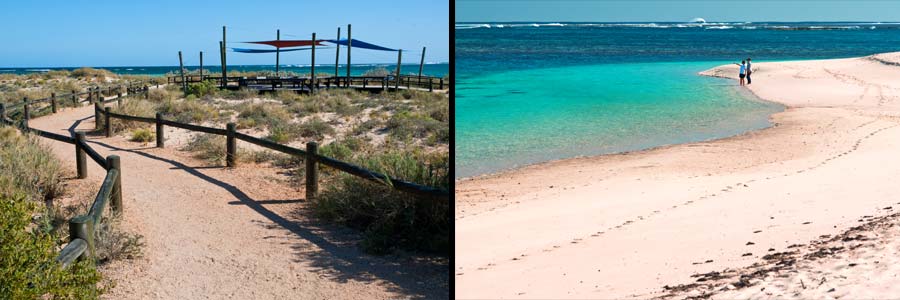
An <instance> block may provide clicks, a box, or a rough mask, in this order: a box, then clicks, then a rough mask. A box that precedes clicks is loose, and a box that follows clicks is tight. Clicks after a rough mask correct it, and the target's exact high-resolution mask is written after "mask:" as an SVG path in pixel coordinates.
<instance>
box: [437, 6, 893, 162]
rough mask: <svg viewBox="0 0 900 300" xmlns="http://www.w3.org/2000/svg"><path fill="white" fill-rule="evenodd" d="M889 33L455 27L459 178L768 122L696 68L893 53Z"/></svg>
mask: <svg viewBox="0 0 900 300" xmlns="http://www.w3.org/2000/svg"><path fill="white" fill-rule="evenodd" d="M898 29H900V23H895V22H707V23H696V22H612V23H603V22H568V23H565V22H537V23H536V22H457V23H456V28H455V31H456V66H455V68H456V70H457V72H456V76H457V78H456V80H457V82H456V91H457V93H456V101H455V107H456V116H457V117H456V144H455V151H456V165H455V166H456V177H457V178H465V177H472V176H477V175H483V174H491V173H496V172H500V171H503V170H509V169H514V168H519V167H523V166H527V165H530V164H535V163H540V162H545V161H551V160H558V159H565V158H572V157H578V156H591V155H601V154H611V153H621V152H627V151H635V150H643V149H648V148H654V147H658V146H663V145H670V144H681V143H689V142H697V141H705V140H710V139H717V138H724V137H730V136H734V135H739V134H742V133H745V132H748V131H751V130H758V129H763V128H767V127H769V126H771V123H770V122H769V120H768V119H769V116H771V115H772V114H773V113H776V112H779V111H782V110H783V106H781V105H777V104H774V103H770V102H765V101H760V100H759V99H757V98H756V97H755V96H753V95H752V94H751V93H749V92H747V91H746V89H743V88H740V87H738V84H737V82H736V81H734V80H728V79H722V78H709V77H703V76H700V75H698V74H697V73H698V72H700V71H703V70H706V69H709V68H713V67H716V66H719V65H723V64H729V63H740V61H741V60H742V59H745V58H747V57H752V58H753V61H754V62H770V61H783V60H806V59H826V58H846V57H856V56H865V55H871V54H875V53H882V52H893V51H900V34H898V33H900V31H898ZM761 80H762V81H761ZM754 84H765V82H764V80H763V79H757V81H755V82H754Z"/></svg>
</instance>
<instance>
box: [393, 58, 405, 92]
mask: <svg viewBox="0 0 900 300" xmlns="http://www.w3.org/2000/svg"><path fill="white" fill-rule="evenodd" d="M401 57H403V49H397V72H396V75H395V76H396V77H397V78H396V80H397V81H396V82H394V89H395V90H396V89H398V88H400V81H401V80H403V78H401V77H400V61H401V60H400V58H401Z"/></svg>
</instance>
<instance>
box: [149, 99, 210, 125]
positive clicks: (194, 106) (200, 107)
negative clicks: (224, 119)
mask: <svg viewBox="0 0 900 300" xmlns="http://www.w3.org/2000/svg"><path fill="white" fill-rule="evenodd" d="M189 98H190V97H189ZM158 109H159V112H161V113H163V114H164V115H166V118H168V119H169V120H174V121H177V122H181V123H199V122H203V121H207V120H212V119H215V118H218V117H219V110H218V109H217V108H216V107H213V106H212V105H208V104H205V103H203V102H202V101H200V100H196V99H193V100H190V99H185V100H184V101H174V100H170V101H166V102H163V103H162V104H161V105H160V106H159V108H158Z"/></svg>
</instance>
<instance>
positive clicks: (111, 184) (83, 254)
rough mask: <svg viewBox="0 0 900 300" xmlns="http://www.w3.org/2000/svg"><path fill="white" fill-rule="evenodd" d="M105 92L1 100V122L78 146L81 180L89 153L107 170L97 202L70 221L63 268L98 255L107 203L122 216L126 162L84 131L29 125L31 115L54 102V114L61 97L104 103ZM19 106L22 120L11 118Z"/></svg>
mask: <svg viewBox="0 0 900 300" xmlns="http://www.w3.org/2000/svg"><path fill="white" fill-rule="evenodd" d="M117 88H119V87H117ZM121 88H122V89H124V90H127V91H129V92H132V93H145V94H146V92H147V90H148V89H147V87H144V88H136V87H134V86H127V87H121ZM113 91H114V89H113V88H109V89H108V90H107V91H106V94H111V93H112V92H113ZM95 94H96V95H97V96H96V98H93V95H95ZM102 94H104V93H103V91H102V90H100V89H99V88H98V89H88V90H87V91H85V92H81V93H78V92H75V91H72V93H71V94H66V95H59V96H57V95H55V94H53V95H52V96H51V97H49V98H45V99H38V100H33V101H28V100H27V99H26V100H25V101H23V102H21V103H19V104H16V105H12V106H7V105H6V104H5V103H0V122H2V123H5V124H7V125H11V126H16V127H18V128H19V129H20V130H22V131H23V132H25V133H30V134H34V135H38V136H41V137H45V138H49V139H52V140H56V141H60V142H64V143H69V144H73V145H75V166H76V172H77V178H78V179H85V178H87V175H88V174H87V162H86V157H85V156H88V157H90V158H91V160H93V161H94V162H96V163H97V164H98V165H99V166H100V167H101V168H103V169H104V170H106V176H105V178H104V179H103V183H102V184H101V185H100V190H99V191H98V192H97V196H96V197H95V198H94V202H93V204H91V207H90V210H89V211H88V213H87V214H84V215H79V216H76V217H74V218H72V219H70V220H69V243H68V244H66V246H65V247H63V249H62V250H61V251H60V252H59V256H58V257H57V259H56V260H57V261H58V262H59V263H61V264H62V265H63V267H67V266H69V265H70V264H71V263H72V262H74V261H75V260H77V259H85V258H93V257H94V234H95V230H96V228H97V227H98V226H99V225H100V222H101V221H102V216H103V212H104V210H105V209H106V206H107V204H109V206H110V208H111V210H112V212H113V214H114V215H116V216H121V215H122V165H121V162H120V160H119V156H118V155H110V156H107V157H106V158H104V157H103V156H101V155H100V154H99V153H97V151H96V150H94V149H93V148H91V146H90V145H88V144H87V142H85V135H84V132H77V133H73V136H65V135H61V134H56V133H52V132H47V131H43V130H39V129H35V128H31V127H29V126H28V120H29V119H30V118H31V106H33V105H36V104H41V103H45V102H50V103H51V105H50V106H49V107H50V109H51V110H52V113H56V112H57V101H58V100H60V99H63V100H66V101H68V100H71V101H72V103H73V105H74V106H76V107H77V106H80V103H81V102H84V101H87V102H92V101H94V100H92V99H96V100H97V101H98V102H102V101H103V100H102V99H103V96H101V95H102ZM80 95H87V97H86V99H85V100H80V99H79V97H78V96H80ZM129 95H130V94H129ZM122 98H123V96H122V94H121V93H119V94H118V97H117V99H118V101H120V102H121V100H122ZM19 107H21V114H20V115H21V116H22V120H21V121H15V120H12V119H10V118H9V115H13V114H12V113H11V112H16V111H14V110H13V109H16V108H19ZM43 109H47V107H44V108H43Z"/></svg>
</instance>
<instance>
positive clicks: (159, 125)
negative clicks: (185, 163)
mask: <svg viewBox="0 0 900 300" xmlns="http://www.w3.org/2000/svg"><path fill="white" fill-rule="evenodd" d="M163 129H164V128H163V119H162V113H156V147H159V148H165V147H166V145H165V142H166V139H165V137H164V136H163V135H164V134H165V132H164V131H163Z"/></svg>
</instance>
